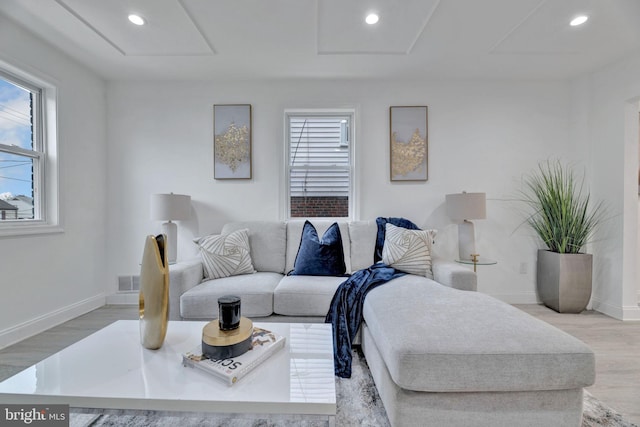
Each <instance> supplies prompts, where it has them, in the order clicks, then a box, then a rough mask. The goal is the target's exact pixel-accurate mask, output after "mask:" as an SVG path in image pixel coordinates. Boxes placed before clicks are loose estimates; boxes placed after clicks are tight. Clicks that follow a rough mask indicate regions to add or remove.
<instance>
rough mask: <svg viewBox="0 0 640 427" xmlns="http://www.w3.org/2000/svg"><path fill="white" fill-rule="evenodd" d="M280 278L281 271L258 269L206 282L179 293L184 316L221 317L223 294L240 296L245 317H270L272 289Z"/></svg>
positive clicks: (181, 311)
mask: <svg viewBox="0 0 640 427" xmlns="http://www.w3.org/2000/svg"><path fill="white" fill-rule="evenodd" d="M281 278H282V274H279V273H271V272H258V273H254V274H244V275H241V276H232V277H225V278H222V279H215V280H207V281H204V282H202V283H200V284H199V285H197V286H195V287H193V288H191V289H189V290H188V291H187V292H185V293H183V294H182V295H181V296H180V313H181V316H182V317H184V318H189V319H215V318H217V317H218V298H220V297H221V296H224V295H236V296H238V297H240V301H241V305H240V310H241V314H242V315H243V316H246V317H263V316H269V315H271V314H272V313H273V291H274V289H275V288H276V286H277V285H278V282H280V279H281Z"/></svg>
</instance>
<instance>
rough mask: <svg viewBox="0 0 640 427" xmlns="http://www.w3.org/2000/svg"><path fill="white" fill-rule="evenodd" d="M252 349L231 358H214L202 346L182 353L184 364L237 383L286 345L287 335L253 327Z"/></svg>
mask: <svg viewBox="0 0 640 427" xmlns="http://www.w3.org/2000/svg"><path fill="white" fill-rule="evenodd" d="M251 341H252V343H251V349H250V350H249V351H247V352H246V353H243V354H241V355H240V356H236V357H234V358H230V359H221V360H213V359H209V358H208V357H207V356H205V355H204V354H202V346H201V345H199V346H198V347H196V348H194V349H193V350H192V351H190V352H187V353H184V354H183V355H182V364H183V365H184V366H191V367H194V368H198V369H202V370H203V371H206V372H208V373H210V374H212V375H213V376H215V377H216V378H218V379H220V380H222V381H224V382H225V383H227V384H228V385H232V384H235V383H236V381H238V380H239V379H240V378H242V377H244V376H245V375H246V374H248V373H249V372H250V371H251V370H253V368H255V367H256V366H258V365H259V364H261V363H262V362H264V361H265V360H267V359H268V358H269V357H270V356H271V355H272V354H274V353H275V352H276V351H277V350H279V349H281V348H282V347H284V344H285V337H283V336H282V335H278V334H276V333H274V332H271V331H268V330H266V329H262V328H256V327H254V328H253V336H252V338H251Z"/></svg>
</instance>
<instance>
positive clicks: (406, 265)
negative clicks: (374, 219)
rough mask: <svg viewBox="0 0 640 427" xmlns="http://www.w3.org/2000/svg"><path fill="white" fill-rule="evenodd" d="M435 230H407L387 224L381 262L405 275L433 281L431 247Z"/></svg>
mask: <svg viewBox="0 0 640 427" xmlns="http://www.w3.org/2000/svg"><path fill="white" fill-rule="evenodd" d="M436 233H437V231H436V230H408V229H406V228H402V227H396V226H395V225H393V224H387V225H386V229H385V238H384V246H383V248H382V262H384V263H385V264H387V265H388V266H390V267H393V268H395V269H397V270H400V271H404V272H405V273H410V274H416V275H419V276H426V277H428V278H429V279H433V271H432V270H431V245H432V242H433V239H434V238H435V237H436Z"/></svg>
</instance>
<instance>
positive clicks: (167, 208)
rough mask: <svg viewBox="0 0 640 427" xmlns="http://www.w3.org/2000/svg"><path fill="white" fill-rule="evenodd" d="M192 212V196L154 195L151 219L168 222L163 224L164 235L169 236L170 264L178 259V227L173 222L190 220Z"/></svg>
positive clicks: (152, 196)
mask: <svg viewBox="0 0 640 427" xmlns="http://www.w3.org/2000/svg"><path fill="white" fill-rule="evenodd" d="M190 212H191V196H185V195H184V194H173V193H170V194H152V195H151V219H152V220H155V221H167V222H165V223H163V224H162V234H165V235H166V236H167V243H168V244H167V245H166V247H167V251H168V260H169V264H174V263H175V262H176V260H177V258H178V227H177V226H176V224H175V223H173V222H171V221H180V220H185V219H189V214H190Z"/></svg>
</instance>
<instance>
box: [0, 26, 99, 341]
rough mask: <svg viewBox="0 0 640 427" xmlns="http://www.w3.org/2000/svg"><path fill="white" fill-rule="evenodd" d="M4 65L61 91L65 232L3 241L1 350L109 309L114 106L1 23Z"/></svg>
mask: <svg viewBox="0 0 640 427" xmlns="http://www.w3.org/2000/svg"><path fill="white" fill-rule="evenodd" d="M0 58H1V59H2V60H3V61H5V62H8V63H11V64H12V65H14V66H17V67H21V68H24V69H25V70H26V71H28V72H31V73H34V74H37V75H39V76H42V77H43V78H46V79H47V80H53V83H55V84H56V85H57V88H58V147H59V157H60V204H61V214H62V220H63V224H62V225H63V227H64V232H63V233H58V234H48V235H38V236H30V237H11V238H0V288H1V292H2V293H1V295H2V296H1V297H0V348H1V347H3V346H6V345H8V344H10V343H12V342H15V341H17V340H20V339H23V338H25V337H26V336H29V335H32V334H34V333H37V332H40V331H42V330H45V329H48V328H50V327H51V326H52V325H54V324H56V323H60V322H63V321H66V320H68V319H71V318H73V317H76V316H77V315H79V314H82V313H84V312H86V311H89V310H90V309H93V308H96V307H99V306H101V305H103V304H104V300H105V297H104V291H105V288H106V287H107V285H106V283H107V281H106V278H105V273H106V267H105V265H104V261H105V258H106V243H105V237H106V234H105V230H106V216H105V209H106V195H105V192H106V162H105V157H106V145H105V144H106V126H105V125H106V99H105V85H104V82H103V81H102V80H100V79H99V78H97V77H96V75H95V74H93V73H91V72H90V71H88V70H87V69H86V68H84V67H82V66H80V65H78V64H77V63H75V62H74V61H72V60H70V59H69V58H68V57H66V56H64V55H63V54H62V53H60V52H59V51H57V50H56V49H54V48H52V47H51V46H49V45H48V44H46V43H45V42H43V41H42V40H40V39H37V38H35V37H34V36H32V35H31V33H28V32H26V31H24V30H23V29H22V28H20V27H18V26H16V25H15V24H13V23H12V22H11V21H9V20H7V19H6V18H4V17H3V16H0Z"/></svg>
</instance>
